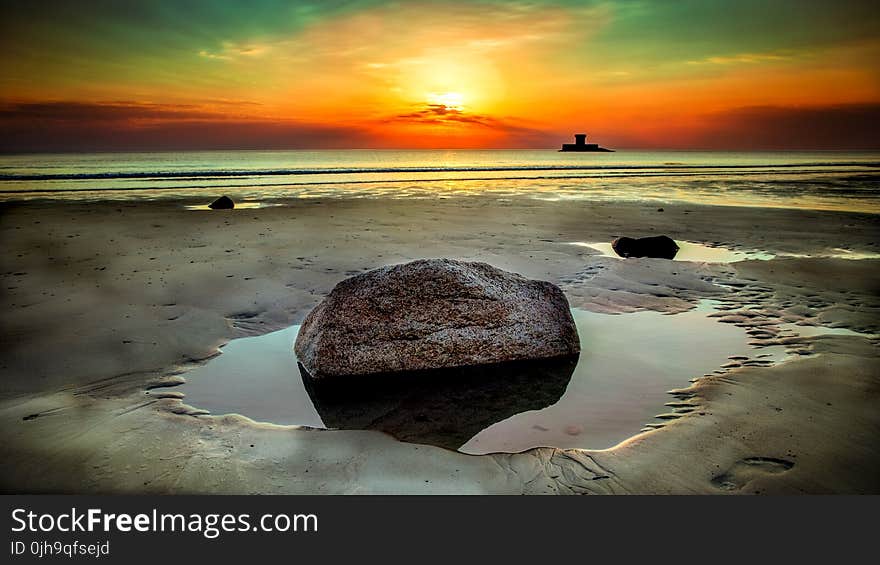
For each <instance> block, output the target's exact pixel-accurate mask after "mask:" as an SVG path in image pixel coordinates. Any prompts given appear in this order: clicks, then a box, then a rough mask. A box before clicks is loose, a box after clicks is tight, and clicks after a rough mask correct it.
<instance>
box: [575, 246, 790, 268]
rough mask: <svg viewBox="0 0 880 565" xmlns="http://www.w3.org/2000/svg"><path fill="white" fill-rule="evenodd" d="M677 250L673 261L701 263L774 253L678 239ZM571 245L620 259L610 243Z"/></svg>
mask: <svg viewBox="0 0 880 565" xmlns="http://www.w3.org/2000/svg"><path fill="white" fill-rule="evenodd" d="M675 243H677V244H678V247H679V250H678V253H676V254H675V259H673V261H694V262H702V263H736V262H737V261H746V260H754V259H760V260H762V261H769V260H770V259H773V258H774V257H775V255H773V254H771V253H765V252H763V251H734V250H733V249H728V248H726V247H710V246H708V245H703V244H702V243H695V242H692V241H678V240H676V242H675ZM571 245H577V246H579V247H589V248H590V249H594V250H596V251H598V252H599V253H601V255H602V256H603V257H614V258H615V259H622V257H621V256H620V255H618V254H617V253H616V252H615V251H614V249H612V247H611V244H610V243H587V242H584V241H572V242H571Z"/></svg>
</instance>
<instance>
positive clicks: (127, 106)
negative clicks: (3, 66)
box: [0, 101, 219, 123]
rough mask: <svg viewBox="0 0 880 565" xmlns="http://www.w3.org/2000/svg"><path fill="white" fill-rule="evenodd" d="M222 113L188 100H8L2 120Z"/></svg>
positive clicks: (0, 106)
mask: <svg viewBox="0 0 880 565" xmlns="http://www.w3.org/2000/svg"><path fill="white" fill-rule="evenodd" d="M218 116H219V115H218V114H216V113H213V112H207V111H204V110H200V109H199V108H198V107H197V106H195V105H188V104H176V105H175V104H153V103H141V102H98V103H93V102H68V101H57V102H56V101H51V102H7V103H0V122H6V123H9V122H30V123H34V122H80V123H83V122H130V121H137V120H181V119H187V120H193V119H216V118H217V117H218Z"/></svg>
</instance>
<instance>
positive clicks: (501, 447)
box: [180, 301, 861, 454]
mask: <svg viewBox="0 0 880 565" xmlns="http://www.w3.org/2000/svg"><path fill="white" fill-rule="evenodd" d="M714 311H715V310H714V308H713V303H712V302H711V301H703V302H701V303H700V305H699V307H698V308H695V309H694V310H691V311H689V312H684V313H680V314H675V315H669V314H661V313H658V312H636V313H629V314H620V315H608V314H598V313H593V312H587V311H582V310H573V311H572V313H573V316H574V319H575V323H576V324H577V327H578V332H579V335H580V339H581V345H582V352H581V355H580V357H579V359H577V363H576V365H575V366H574V367H573V371H572V369H571V368H566V367H564V366H563V367H561V368H558V367H557V368H552V369H550V370H544V371H543V372H541V369H540V368H539V369H537V370H536V369H535V368H534V367H527V368H525V369H522V370H519V369H517V368H513V369H509V368H506V369H505V370H507V371H508V373H505V374H501V375H500V377H499V375H498V374H495V375H489V376H488V377H487V376H486V375H483V376H482V377H481V379H494V380H492V381H491V384H489V385H487V386H486V387H483V388H481V386H482V385H480V386H477V387H476V388H473V387H472V388H465V389H459V388H456V389H455V390H454V391H450V387H449V386H448V385H444V386H440V387H436V386H435V387H433V388H431V387H430V386H429V387H425V388H426V391H421V392H419V394H418V395H417V396H418V398H412V395H404V396H406V397H405V398H404V397H400V398H396V397H395V398H390V397H393V396H394V393H392V394H390V395H389V394H387V391H384V392H379V393H377V394H376V395H372V396H374V397H376V398H372V399H369V398H366V397H367V396H370V395H363V396H357V395H361V393H360V392H359V393H357V395H356V396H357V397H356V398H354V399H353V400H352V399H351V398H350V399H348V400H345V401H344V402H342V403H340V402H335V404H334V402H329V403H328V402H327V401H326V398H319V397H315V400H314V401H313V398H312V396H310V394H312V395H314V394H315V391H314V390H313V387H307V386H305V385H304V383H303V379H302V376H301V374H300V370H299V368H298V366H297V361H296V357H295V355H294V352H293V342H294V341H295V339H296V335H297V332H298V331H299V326H291V327H290V328H287V329H284V330H281V331H277V332H273V333H270V334H266V335H263V336H259V337H250V338H241V339H236V340H233V341H231V342H229V343H228V344H227V345H226V346H225V347H224V348H223V353H222V355H219V356H218V357H216V358H214V359H212V360H210V361H209V362H208V363H206V364H205V365H203V366H200V367H197V368H195V369H193V370H191V371H189V372H188V373H187V374H186V375H185V376H186V383H185V384H184V385H182V387H181V389H180V390H182V391H183V392H184V393H185V394H186V400H185V402H186V403H187V404H190V405H192V406H194V407H197V408H201V409H205V410H208V411H210V412H211V413H214V414H225V413H238V414H242V415H244V416H247V417H249V418H251V419H253V420H256V421H260V422H271V423H274V424H282V425H303V426H310V427H317V428H320V427H325V421H324V419H322V415H321V414H323V415H324V416H325V418H330V420H327V422H328V423H329V424H330V427H335V428H346V429H364V428H369V429H381V430H384V431H387V432H389V433H392V435H395V436H396V437H398V438H402V439H405V440H407V441H413V442H416V443H431V444H434V445H442V446H444V447H448V448H451V449H456V448H458V449H459V450H460V451H463V452H465V453H472V454H481V453H491V452H516V451H522V450H525V449H529V448H532V447H539V446H554V447H563V448H569V447H577V448H588V449H604V448H608V447H612V446H614V445H615V444H617V443H619V442H620V441H623V440H625V439H627V438H628V437H631V436H633V435H635V434H637V433H638V432H639V430H640V429H642V428H643V426H645V425H646V424H648V423H651V422H652V421H653V422H655V423H658V422H659V420H656V419H655V416H656V415H659V414H661V413H664V412H670V411H671V409H669V408H667V407H665V406H664V404H665V403H667V402H670V401H672V400H673V398H672V397H670V396H669V395H668V394H667V391H668V390H669V389H672V388H681V387H685V386H687V385H688V384H689V381H690V380H691V379H692V378H696V377H700V376H702V375H704V374H708V373H712V372H713V371H715V370H718V369H719V368H720V367H721V366H722V365H723V364H725V363H727V362H728V361H729V359H728V357H730V356H734V355H739V356H745V357H750V358H756V357H758V356H760V358H761V359H765V360H768V361H772V362H777V361H781V360H783V359H785V358H786V355H785V349H784V347H781V346H779V347H770V348H763V349H755V348H753V347H751V346H749V345H748V342H749V341H750V340H751V338H749V336H748V335H747V334H746V333H745V331H744V330H743V329H742V328H739V327H736V326H734V325H732V324H723V323H719V322H717V321H716V319H715V318H709V317H708V316H707V315H708V314H710V313H712V312H714ZM789 326H790V327H789ZM784 329H785V330H788V331H791V332H794V333H798V334H800V335H804V336H810V335H825V334H829V333H830V334H842V335H861V334H857V333H856V332H851V331H849V330H838V329H833V328H814V327H810V326H796V325H794V324H790V325H786V327H785V328H784ZM572 365H574V362H573V361H572ZM523 371H525V372H523ZM539 374H540V375H539ZM505 375H506V376H505ZM538 375H539V376H538ZM499 378H503V379H507V380H506V381H502V386H499V384H498V383H499V381H498V379H499ZM473 380H474V379H470V381H471V382H473ZM477 382H483V383H485V382H490V381H481V380H478V381H477ZM456 386H457V385H456ZM467 386H470V385H466V387H467ZM428 389H430V390H428ZM499 391H502V392H503V394H499ZM432 394H433V395H435V397H432V396H431V395H432ZM316 405H317V406H318V407H316ZM438 430H439V432H438Z"/></svg>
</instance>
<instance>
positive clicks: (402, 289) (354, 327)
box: [294, 259, 580, 378]
mask: <svg viewBox="0 0 880 565" xmlns="http://www.w3.org/2000/svg"><path fill="white" fill-rule="evenodd" d="M294 349H295V351H296V354H297V356H298V358H299V362H300V363H301V364H302V365H303V367H304V368H305V369H306V370H307V371H308V373H309V375H310V376H311V377H313V378H323V377H337V376H353V375H367V374H376V373H391V372H398V371H421V370H426V369H440V368H448V367H467V366H474V365H485V364H491V363H503V362H509V361H521V360H528V359H548V358H555V357H564V356H569V355H575V354H577V353H579V352H580V344H579V340H578V335H577V329H576V328H575V324H574V320H573V319H572V316H571V312H570V311H569V306H568V301H567V300H566V298H565V295H563V293H562V291H561V290H560V289H559V288H558V287H557V286H555V285H553V284H551V283H549V282H544V281H536V280H530V279H526V278H525V277H522V276H521V275H518V274H515V273H509V272H506V271H502V270H500V269H496V268H495V267H492V266H491V265H487V264H486V263H468V262H462V261H453V260H450V259H423V260H418V261H413V262H411V263H406V264H403V265H393V266H388V267H382V268H380V269H375V270H372V271H369V272H366V273H362V274H360V275H357V276H354V277H352V278H349V279H346V280H344V281H342V282H341V283H339V284H338V285H336V287H335V288H334V289H333V290H332V291H331V292H330V294H329V296H327V298H325V299H324V301H323V302H321V303H320V304H319V305H318V306H317V307H315V309H314V310H312V311H311V312H310V313H309V315H308V316H307V317H306V319H305V321H304V322H303V324H302V328H301V329H300V332H299V336H298V337H297V340H296V344H295V346H294Z"/></svg>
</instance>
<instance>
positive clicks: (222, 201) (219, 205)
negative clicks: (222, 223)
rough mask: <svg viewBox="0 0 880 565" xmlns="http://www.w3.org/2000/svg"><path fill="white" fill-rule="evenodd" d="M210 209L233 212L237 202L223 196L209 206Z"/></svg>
mask: <svg viewBox="0 0 880 565" xmlns="http://www.w3.org/2000/svg"><path fill="white" fill-rule="evenodd" d="M208 208H211V209H212V210H232V209H233V208H235V202H233V201H232V198H229V197H228V196H221V197H220V198H218V199H217V200H215V201H213V202H211V203H210V204H208Z"/></svg>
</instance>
